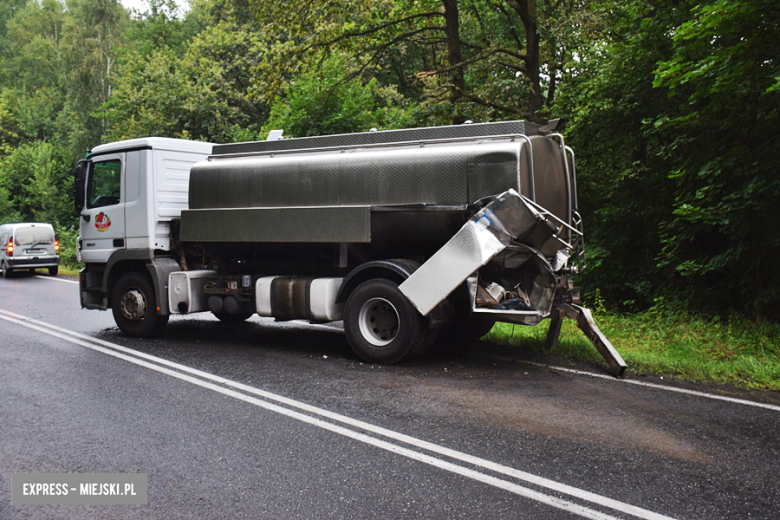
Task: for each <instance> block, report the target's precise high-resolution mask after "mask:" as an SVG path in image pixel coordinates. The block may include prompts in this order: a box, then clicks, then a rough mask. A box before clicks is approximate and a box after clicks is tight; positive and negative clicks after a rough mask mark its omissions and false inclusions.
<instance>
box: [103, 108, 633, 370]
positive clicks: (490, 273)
mask: <svg viewBox="0 0 780 520" xmlns="http://www.w3.org/2000/svg"><path fill="white" fill-rule="evenodd" d="M558 125H559V122H558V121H551V122H550V123H549V124H548V125H545V126H543V127H540V126H539V125H535V124H531V123H528V122H524V121H509V122H501V123H485V124H466V125H458V126H450V127H436V128H422V129H408V130H394V131H383V132H376V131H372V132H364V133H357V134H345V135H336V136H322V137H310V138H292V139H273V140H268V141H261V142H253V143H237V144H225V145H214V146H213V149H212V151H211V154H210V155H209V156H208V158H207V159H205V160H201V161H199V162H197V163H195V164H194V165H192V167H191V169H190V171H189V176H188V190H187V191H188V206H187V207H186V208H182V209H181V211H180V219H178V218H175V217H174V218H171V219H170V223H169V224H170V247H169V250H168V251H167V253H166V255H165V256H167V257H169V263H166V264H165V266H164V267H160V266H159V265H158V266H157V267H154V268H149V267H147V270H148V271H149V272H151V273H152V278H153V279H154V277H155V276H157V277H158V278H160V280H158V281H155V282H154V283H155V286H156V287H158V286H162V285H166V286H167V287H168V291H167V294H164V295H163V294H162V293H160V292H159V291H158V297H160V296H161V295H162V296H166V297H167V300H168V305H167V306H163V307H162V308H161V309H160V311H158V314H159V315H160V316H164V318H160V319H161V320H167V315H168V314H184V313H191V312H201V311H211V312H213V313H214V314H215V315H217V316H218V317H220V319H223V320H225V321H237V320H243V319H246V318H247V317H249V316H250V315H252V314H254V313H257V314H260V315H261V316H273V317H275V318H276V319H309V320H312V321H334V320H342V319H343V321H344V329H345V332H346V336H347V339H348V341H349V343H350V345H351V346H352V348H353V350H354V351H355V352H356V353H357V354H358V355H359V356H360V357H362V358H363V359H365V360H368V361H371V362H382V363H394V362H397V361H401V360H403V359H408V358H409V357H412V356H415V355H419V354H421V353H422V352H424V351H426V350H427V349H428V348H429V347H430V346H431V345H432V344H433V343H434V342H435V341H437V339H438V340H439V341H440V342H445V341H451V340H452V339H451V338H453V337H455V336H459V337H468V336H469V334H472V335H474V336H478V335H480V334H482V333H484V332H485V331H486V330H487V329H488V328H489V327H490V326H492V324H493V323H494V322H495V321H505V322H511V323H519V324H525V325H536V324H538V323H540V322H541V321H543V320H546V319H550V320H551V326H550V332H549V334H548V342H547V344H548V347H553V346H554V345H555V343H556V342H557V337H558V333H559V331H560V326H561V320H562V319H563V318H564V317H569V318H572V319H575V320H577V323H578V325H579V326H580V328H582V329H583V331H585V333H586V334H587V335H588V337H589V338H590V339H591V340H592V341H593V343H594V345H595V346H596V347H597V348H598V349H599V351H600V352H601V353H602V354H603V355H604V357H605V358H606V359H607V361H608V363H609V364H610V368H611V370H612V371H613V372H614V373H615V374H616V375H622V373H623V371H624V369H625V363H624V362H623V360H622V359H621V358H620V356H619V354H617V352H615V351H614V349H613V348H612V346H611V345H610V344H609V342H608V341H607V340H606V338H604V337H603V335H601V333H600V332H599V331H598V328H597V327H596V326H595V324H594V323H593V321H592V318H591V317H590V313H589V312H588V311H587V309H583V308H582V307H579V306H578V303H579V302H578V294H577V291H576V289H574V288H573V285H572V282H571V278H572V276H573V275H574V274H575V273H576V272H577V270H578V269H579V270H581V269H583V268H584V247H583V241H582V227H581V219H580V217H579V215H578V213H577V195H576V173H575V170H574V167H575V164H574V155H573V152H572V151H571V150H570V149H569V148H568V147H566V146H565V143H564V139H563V136H562V135H560V134H559V133H556V129H557V126H558ZM275 137H278V133H277V135H275ZM157 256H161V255H159V254H158V255H157ZM159 263H160V261H158V264H159ZM155 273H157V274H155ZM162 278H165V280H164V281H163V280H162ZM166 282H167V283H166ZM114 298H115V299H117V298H118V299H119V300H122V298H125V301H126V302H127V297H126V295H122V294H117V295H115V296H114ZM131 303H132V302H131ZM107 305H108V304H107ZM114 314H115V316H116V315H117V311H115V313H114ZM130 314H132V313H130ZM119 315H120V317H119V319H118V323H119V324H120V327H122V323H120V321H121V320H122V319H123V317H124V318H127V316H126V315H123V314H122V309H121V308H120V309H119ZM151 319H152V320H154V318H151ZM126 328H128V329H130V327H126ZM123 330H125V329H124V328H123ZM126 332H127V331H126ZM154 332H157V330H156V329H155V331H154ZM440 332H444V333H445V334H442V335H441V338H439V336H440V334H439V333H440ZM448 332H449V333H453V332H455V333H456V334H449V338H450V339H449V340H448V339H447V336H448V334H446V333H448ZM131 333H132V332H131Z"/></svg>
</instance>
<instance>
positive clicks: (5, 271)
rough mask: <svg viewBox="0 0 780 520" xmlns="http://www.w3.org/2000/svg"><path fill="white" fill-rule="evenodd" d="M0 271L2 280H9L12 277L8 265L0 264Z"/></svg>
mask: <svg viewBox="0 0 780 520" xmlns="http://www.w3.org/2000/svg"><path fill="white" fill-rule="evenodd" d="M0 269H2V270H3V278H11V276H13V271H12V270H11V269H9V267H8V264H6V263H5V262H3V263H2V264H0Z"/></svg>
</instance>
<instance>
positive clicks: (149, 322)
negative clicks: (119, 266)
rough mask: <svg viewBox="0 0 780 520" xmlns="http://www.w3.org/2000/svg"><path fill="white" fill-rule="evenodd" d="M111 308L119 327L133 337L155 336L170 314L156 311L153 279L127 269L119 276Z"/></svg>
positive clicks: (163, 326)
mask: <svg viewBox="0 0 780 520" xmlns="http://www.w3.org/2000/svg"><path fill="white" fill-rule="evenodd" d="M111 310H112V312H113V313H114V321H115V322H116V324H117V326H119V329H120V330H121V331H122V332H124V333H125V334H126V335H128V336H131V337H134V338H148V337H151V336H156V335H158V334H160V333H161V332H162V331H163V329H164V328H165V325H166V324H167V323H168V316H160V315H159V314H157V301H156V299H155V296H154V287H153V286H152V282H150V281H149V279H148V278H147V277H145V276H144V275H142V274H141V273H136V272H130V273H125V274H123V275H122V276H121V277H120V278H119V280H118V281H117V282H116V285H115V286H114V292H113V296H112V298H111Z"/></svg>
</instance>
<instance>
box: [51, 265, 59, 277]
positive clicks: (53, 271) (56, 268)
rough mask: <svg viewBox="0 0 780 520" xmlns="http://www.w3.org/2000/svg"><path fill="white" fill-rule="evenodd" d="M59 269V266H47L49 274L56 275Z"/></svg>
mask: <svg viewBox="0 0 780 520" xmlns="http://www.w3.org/2000/svg"><path fill="white" fill-rule="evenodd" d="M59 270H60V268H59V267H49V276H57V273H58V272H59Z"/></svg>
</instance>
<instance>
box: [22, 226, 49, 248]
mask: <svg viewBox="0 0 780 520" xmlns="http://www.w3.org/2000/svg"><path fill="white" fill-rule="evenodd" d="M14 243H15V244H17V245H20V246H31V245H33V244H53V243H54V233H52V231H51V229H49V228H45V227H23V228H16V232H14Z"/></svg>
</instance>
